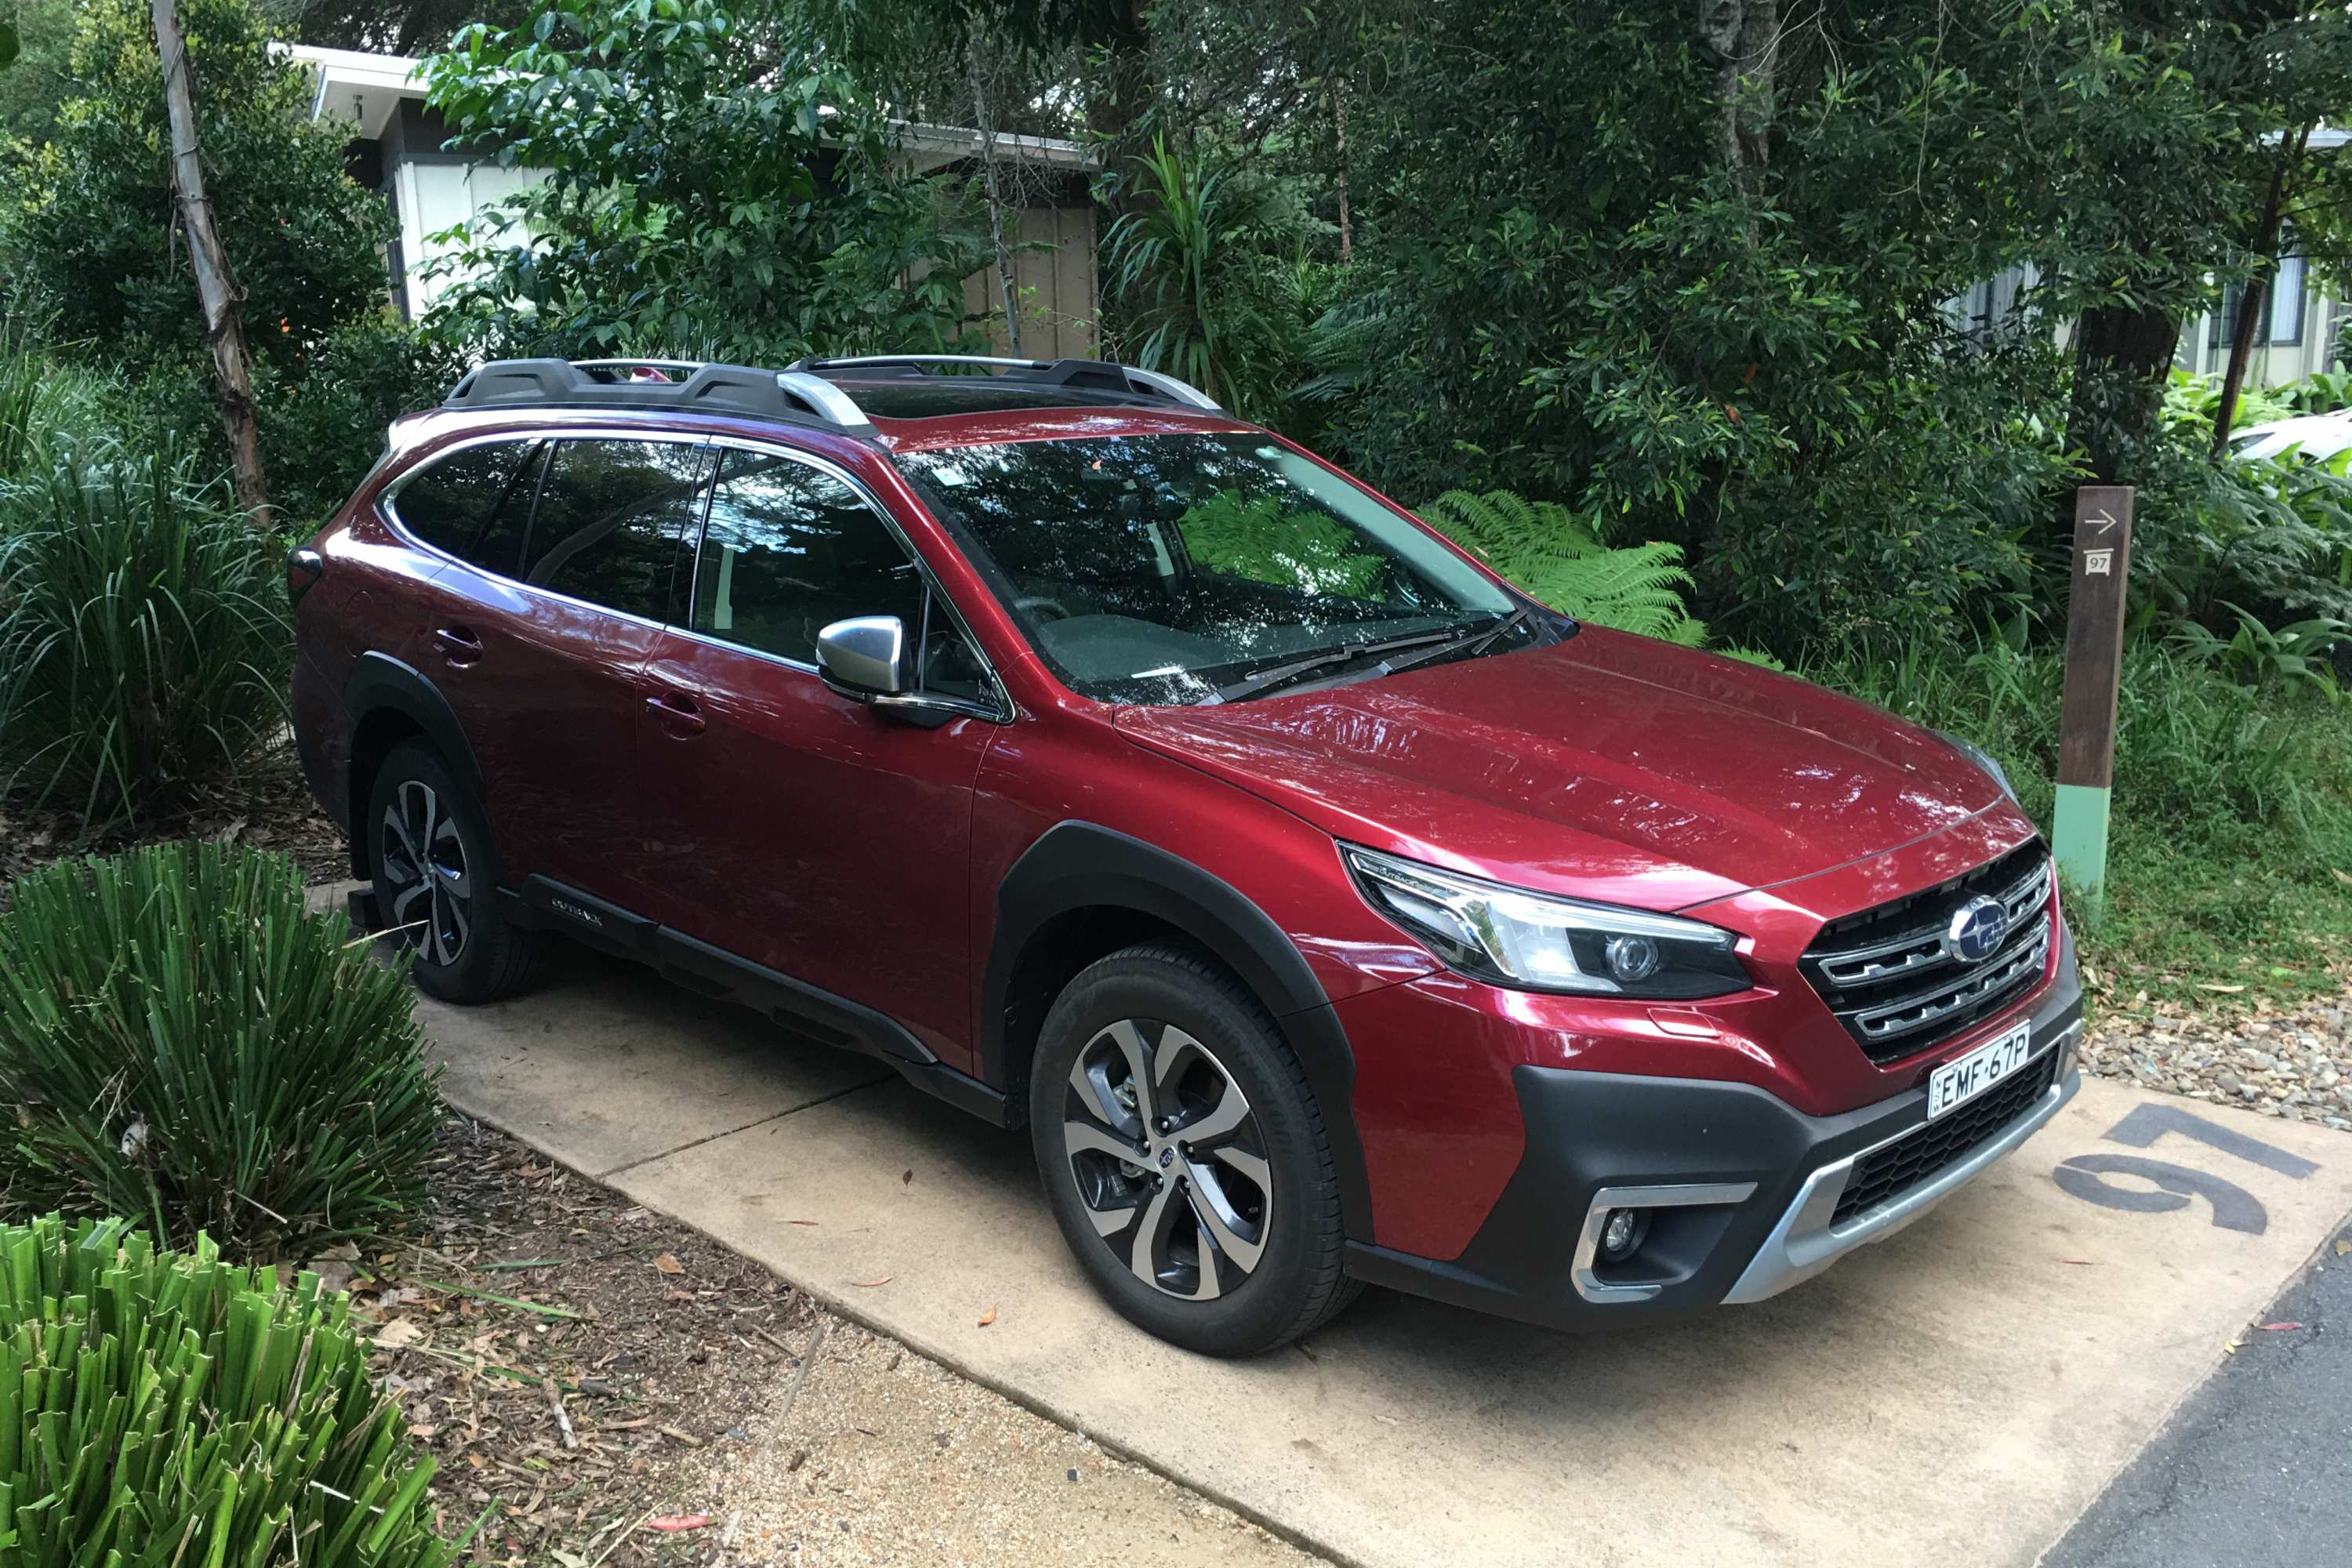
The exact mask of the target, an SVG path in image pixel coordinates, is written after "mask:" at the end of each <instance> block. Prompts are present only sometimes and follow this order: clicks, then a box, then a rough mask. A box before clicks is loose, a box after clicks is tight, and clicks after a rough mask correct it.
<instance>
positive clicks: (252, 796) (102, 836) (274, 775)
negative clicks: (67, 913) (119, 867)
mask: <svg viewBox="0 0 2352 1568" xmlns="http://www.w3.org/2000/svg"><path fill="white" fill-rule="evenodd" d="M173 838H217V839H222V840H226V841H233V842H236V843H242V844H250V845H253V846H254V847H257V848H261V849H276V850H281V851H283V852H284V853H286V854H289V855H291V856H292V857H293V858H294V863H295V864H296V865H298V866H299V867H301V868H302V878H303V879H304V880H305V881H308V882H331V881H334V880H336V879H339V878H343V877H348V876H350V875H351V871H350V860H349V858H348V855H347V852H346V851H345V849H344V847H343V834H342V829H341V828H339V827H337V826H335V825H334V823H333V822H332V821H331V820H330V819H329V818H328V816H327V815H326V814H325V813H324V812H322V811H320V809H319V807H318V804H317V803H316V802H315V801H313V800H312V799H311V798H310V787H309V786H308V785H306V784H303V782H302V771H301V769H300V768H299V766H298V765H297V764H296V763H295V761H294V752H293V749H292V747H291V746H290V745H289V746H284V747H280V748H278V749H277V750H275V751H272V752H268V753H266V754H264V755H262V756H260V757H257V758H256V759H255V760H254V762H253V763H252V764H251V765H250V766H249V767H247V769H246V770H245V771H244V773H243V774H242V775H241V776H240V777H239V778H238V779H237V780H236V782H234V783H232V784H224V785H221V786H219V787H217V788H215V789H212V790H209V791H207V792H205V794H203V795H198V796H197V797H196V798H194V800H191V801H188V802H187V803H185V804H184V805H183V806H182V807H181V808H180V809H179V810H177V811H173V812H172V813H170V814H168V815H166V816H160V817H156V818H153V819H152V820H148V821H143V822H142V823H140V824H139V825H138V826H137V827H136V828H135V829H124V828H116V829H110V830H102V831H100V832H98V833H96V834H92V833H90V832H89V831H88V828H87V825H86V824H85V823H84V822H83V821H82V820H81V819H80V818H79V817H78V816H74V815H73V814H72V813H69V812H54V811H49V812H34V811H27V810H25V809H23V808H22V806H21V805H11V804H9V803H8V802H6V801H5V800H0V909H5V908H7V907H8V883H9V882H10V880H12V879H15V878H17V877H21V876H23V875H24V874H25V873H26V872H27V871H30V870H34V869H36V868H39V867H41V866H45V865H47V864H48V863H49V862H50V861H52V860H59V859H63V858H66V857H67V856H69V855H90V854H96V855H108V854H112V853H114V852H116V851H118V850H121V849H127V848H130V847H132V846H134V845H139V844H153V843H158V842H161V841H163V840H165V839H173Z"/></svg>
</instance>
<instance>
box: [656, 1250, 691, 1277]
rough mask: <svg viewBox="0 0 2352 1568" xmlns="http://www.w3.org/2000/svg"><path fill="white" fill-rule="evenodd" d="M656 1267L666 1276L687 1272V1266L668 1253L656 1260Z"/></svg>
mask: <svg viewBox="0 0 2352 1568" xmlns="http://www.w3.org/2000/svg"><path fill="white" fill-rule="evenodd" d="M654 1267H655V1268H658V1269H660V1270H661V1271H662V1272H663V1273H665V1274H683V1273H685V1272H686V1265H685V1264H683V1263H680V1262H679V1261H678V1260H677V1258H673V1257H671V1256H670V1255H669V1254H668V1253H667V1252H665V1253H663V1254H662V1255H661V1256H660V1257H659V1258H655V1259H654Z"/></svg>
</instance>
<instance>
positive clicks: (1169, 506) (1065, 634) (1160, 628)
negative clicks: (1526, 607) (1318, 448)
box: [898, 435, 1555, 703]
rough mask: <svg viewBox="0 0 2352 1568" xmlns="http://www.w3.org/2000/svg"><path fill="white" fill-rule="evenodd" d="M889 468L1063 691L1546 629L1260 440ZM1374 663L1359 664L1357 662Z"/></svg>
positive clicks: (1491, 648)
mask: <svg viewBox="0 0 2352 1568" xmlns="http://www.w3.org/2000/svg"><path fill="white" fill-rule="evenodd" d="M898 463H899V465H900V467H901V468H902V469H903V470H905V471H906V472H907V473H908V475H909V476H910V477H912V478H913V479H915V480H916V482H917V483H918V484H919V486H920V487H921V488H922V489H923V490H924V491H925V492H926V494H927V496H928V498H929V500H930V502H931V504H932V506H933V508H934V510H938V511H939V512H940V515H941V517H942V519H943V521H946V522H947V523H948V524H949V525H950V527H952V528H955V529H956V530H957V531H959V532H960V533H961V535H962V536H963V537H964V539H965V540H966V542H967V543H968V546H969V547H970V548H971V550H972V552H973V553H974V554H975V557H976V558H977V561H978V563H979V564H980V565H981V567H982V570H983V572H986V573H987V574H989V575H990V576H991V577H992V580H993V581H994V583H995V584H996V587H997V591H998V593H999V594H1000V595H1002V596H1003V599H1004V602H1005V605H1006V606H1007V608H1008V609H1010V610H1011V611H1012V613H1013V618H1014V620H1015V621H1017V622H1018V623H1019V624H1020V625H1021V626H1022V629H1023V630H1024V632H1025V633H1026V634H1027V636H1028V637H1029V639H1030V641H1031V643H1032V644H1033V645H1034V647H1036V649H1037V651H1038V653H1039V655H1040V656H1041V657H1042V658H1045V662H1046V663H1047V664H1048V665H1050V666H1051V667H1052V668H1053V669H1054V671H1055V674H1056V675H1058V676H1059V677H1060V678H1061V679H1062V680H1063V681H1064V682H1065V683H1066V684H1067V685H1068V686H1069V687H1070V688H1071V689H1073V690H1076V691H1078V692H1080V693H1082V694H1084V695H1087V696H1089V697H1094V698H1097V699H1098V700H1104V701H1110V702H1139V703H1191V702H1200V701H1204V700H1236V699H1238V698H1241V697H1244V696H1249V695H1255V694H1256V693H1257V692H1259V691H1262V690H1271V689H1275V685H1276V684H1278V683H1280V682H1281V681H1282V680H1284V679H1286V675H1285V674H1284V672H1285V671H1288V670H1290V668H1291V667H1293V666H1297V665H1305V666H1307V668H1303V669H1298V670H1297V671H1296V672H1295V673H1296V674H1297V675H1298V676H1300V677H1303V678H1310V679H1311V678H1320V677H1322V676H1324V675H1327V674H1328V675H1335V676H1336V675H1344V674H1348V673H1350V672H1352V671H1356V670H1360V669H1366V668H1390V667H1391V665H1402V663H1405V662H1408V661H1410V662H1416V663H1417V662H1422V661H1423V660H1427V659H1433V658H1453V657H1466V656H1467V655H1469V654H1472V653H1483V652H1500V651H1506V650H1507V649H1509V648H1515V647H1526V646H1528V644H1529V642H1531V641H1534V640H1538V639H1548V638H1549V637H1552V636H1553V635H1555V631H1554V626H1555V623H1552V622H1549V620H1546V619H1544V618H1541V617H1537V616H1527V615H1522V614H1520V613H1519V608H1520V607H1519V602H1518V601H1517V600H1516V599H1514V598H1513V597H1512V596H1511V595H1509V594H1507V593H1506V592H1505V591H1504V590H1503V589H1502V588H1500V587H1498V586H1497V585H1496V584H1495V583H1494V582H1493V581H1492V580H1491V579H1489V578H1488V577H1486V575H1485V574H1483V573H1481V572H1479V571H1477V570H1476V569H1475V568H1474V567H1472V566H1470V565H1469V564H1468V563H1465V562H1464V561H1463V560H1462V559H1461V558H1460V557H1459V556H1457V555H1455V554H1454V552H1451V551H1449V550H1447V549H1446V548H1445V547H1444V546H1443V545H1441V544H1440V543H1438V542H1436V541H1435V540H1433V539H1432V538H1430V537H1429V536H1428V535H1427V534H1426V533H1424V532H1423V531H1421V530H1420V529H1418V528H1416V527H1414V526H1413V525H1412V523H1411V522H1410V521H1407V520H1406V519H1404V518H1402V517H1400V516H1398V515H1397V514H1396V513H1395V512H1394V511H1392V510H1390V509H1389V508H1388V507H1386V506H1383V505H1382V504H1381V502H1380V501H1379V500H1375V499H1374V498H1373V497H1372V496H1371V495H1370V494H1369V493H1367V492H1366V491H1365V490H1363V489H1361V488H1360V487H1358V486H1356V485H1354V484H1351V483H1349V481H1348V480H1346V479H1341V478H1339V476H1337V475H1335V474H1333V473H1331V472H1330V471H1329V470H1328V469H1326V468H1323V467H1321V466H1320V465H1319V464H1317V463H1314V462H1311V461H1309V460H1308V459H1307V458H1303V457H1301V456H1299V455H1298V454H1297V453H1296V452H1293V451H1291V450H1289V449H1288V448H1286V447H1281V446H1278V445H1276V444H1275V443H1274V442H1271V441H1269V440H1267V439H1266V438H1265V437H1263V436H1252V435H1216V436H1136V437H1110V438H1103V439H1078V440H1057V441H1021V442H1007V443H1003V444H1002V445H994V446H981V447H952V448H946V449H940V450H934V451H926V452H910V453H904V454H901V455H900V456H899V457H898ZM1376 660H1378V661H1382V662H1381V663H1378V664H1375V662H1374V661H1376Z"/></svg>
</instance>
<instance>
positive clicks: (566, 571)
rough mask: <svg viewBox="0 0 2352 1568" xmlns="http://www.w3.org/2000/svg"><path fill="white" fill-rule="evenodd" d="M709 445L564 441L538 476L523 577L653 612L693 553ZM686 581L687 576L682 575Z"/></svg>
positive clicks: (662, 609)
mask: <svg viewBox="0 0 2352 1568" xmlns="http://www.w3.org/2000/svg"><path fill="white" fill-rule="evenodd" d="M709 461H710V454H709V449H708V448H707V447H702V446H700V445H699V444H698V443H695V442H691V441H614V440H605V439H602V438H582V439H577V440H564V441H559V442H557V443H556V445H555V450H554V452H553V453H552V454H551V456H550V458H549V460H548V467H547V477H546V479H544V480H542V481H541V484H540V490H539V508H538V510H537V511H535V512H534V513H533V514H532V517H531V521H530V544H529V548H528V550H527V552H526V553H527V554H528V556H529V558H530V565H529V567H528V568H527V569H526V570H525V571H524V573H523V581H524V582H526V583H530V584H533V585H534V586H537V587H541V588H546V589H549V590H551V591H552V592H554V593H558V594H567V595H571V596H572V598H575V599H584V600H586V601H587V602H588V603H590V604H592V605H604V607H605V608H607V609H612V610H619V611H621V612H623V613H624V614H625V615H632V616H639V617H641V618H643V619H646V620H649V621H658V620H662V619H664V618H666V616H667V614H668V609H669V597H670V592H671V584H672V579H673V577H674V576H676V577H679V578H681V579H682V576H683V573H682V571H681V566H680V563H682V562H688V561H690V560H691V556H692V552H693V548H694V529H693V525H694V520H695V518H696V516H697V515H698V512H699V511H700V510H701V500H702V492H703V489H704V488H705V486H706V485H707V483H708V482H709V467H708V466H709ZM681 586H682V582H681Z"/></svg>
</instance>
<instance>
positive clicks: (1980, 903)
mask: <svg viewBox="0 0 2352 1568" xmlns="http://www.w3.org/2000/svg"><path fill="white" fill-rule="evenodd" d="M2008 934H2009V910H2008V909H2007V908H2006V907H2004V906H2003V905H2002V904H2001V903H2000V900H1997V899H1987V898H1974V899H1970V900H1969V901H1968V902H1967V903H1965V904H1962V905H1961V906H1960V907H1959V908H1958V909H1957V910H1953V911H1952V923H1951V924H1950V925H1948V926H1946V927H1945V928H1944V950H1945V951H1946V952H1949V953H1950V954H1951V955H1952V956H1953V957H1954V958H1957V959H1958V960H1959V961H1960V962H1961V963H1980V962H1981V961H1983V960H1985V959H1988V958H1990V957H1991V956H1992V952H1993V949H1995V948H1997V947H1999V946H2000V939H2001V938H2002V937H2005V936H2007V935H2008Z"/></svg>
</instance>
